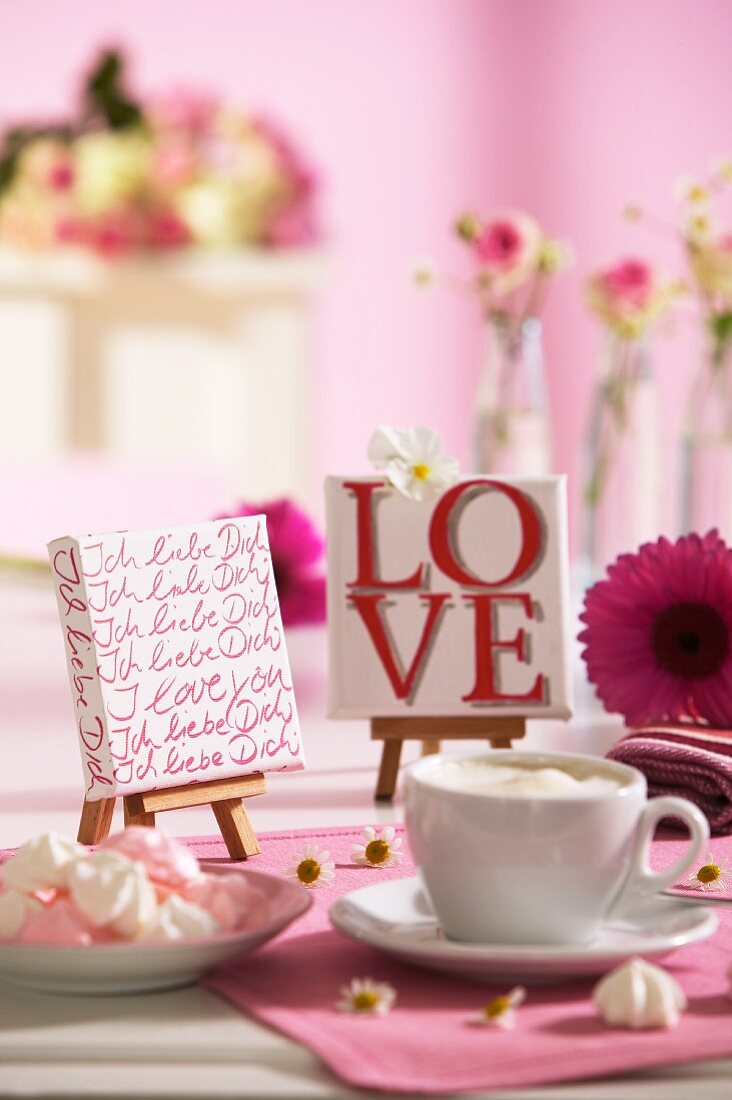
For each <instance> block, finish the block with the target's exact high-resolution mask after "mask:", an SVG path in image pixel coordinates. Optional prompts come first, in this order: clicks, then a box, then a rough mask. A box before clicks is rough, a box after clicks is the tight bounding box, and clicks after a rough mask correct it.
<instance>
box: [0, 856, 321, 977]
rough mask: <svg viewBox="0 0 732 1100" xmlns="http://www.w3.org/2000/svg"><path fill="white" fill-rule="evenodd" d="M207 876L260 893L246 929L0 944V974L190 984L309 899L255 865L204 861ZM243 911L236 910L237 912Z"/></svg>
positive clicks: (283, 922) (271, 932) (273, 930)
mask: <svg viewBox="0 0 732 1100" xmlns="http://www.w3.org/2000/svg"><path fill="white" fill-rule="evenodd" d="M205 870H206V872H207V873H208V874H215V875H246V876H247V882H248V883H250V884H251V885H252V886H254V887H255V889H256V890H257V891H258V892H259V893H260V895H262V896H263V897H264V899H265V902H266V906H265V912H264V915H263V917H262V919H261V921H259V922H257V923H256V924H255V925H254V926H253V927H249V928H246V929H242V930H240V931H238V932H228V933H225V934H221V935H218V936H205V937H203V938H199V939H185V940H164V941H137V940H136V941H132V942H130V943H115V944H92V945H90V946H89V947H75V946H74V947H63V946H61V947H60V946H58V945H54V944H22V943H0V980H2V981H3V982H6V983H8V984H10V985H15V986H22V987H23V988H24V989H33V990H35V991H36V992H41V993H73V994H80V993H82V994H83V993H86V994H93V995H97V994H109V993H149V992H153V991H154V990H163V989H176V988H179V987H181V986H185V985H192V984H193V983H194V982H197V981H198V980H199V978H201V977H203V975H204V974H206V973H207V972H208V971H209V970H211V969H213V967H214V966H217V965H218V964H219V963H221V962H223V961H224V960H225V959H229V958H232V957H234V956H235V955H247V954H249V952H251V951H254V950H255V948H257V947H259V946H260V944H263V943H265V942H266V941H267V940H271V939H272V937H273V936H276V935H277V933H278V932H281V931H282V929H283V928H286V927H287V925H288V924H291V923H292V921H294V920H296V919H297V918H298V917H300V916H302V914H303V913H305V912H306V911H307V910H308V909H309V908H310V905H311V903H312V898H311V897H310V894H309V893H308V891H307V890H305V889H304V888H303V887H302V886H301V885H300V884H299V883H296V882H292V881H290V880H289V879H285V878H280V876H279V875H268V874H265V873H264V872H263V871H250V870H246V871H245V870H242V869H241V868H238V867H231V866H228V865H226V866H222V865H215V864H209V865H206V866H205ZM242 916H243V914H242Z"/></svg>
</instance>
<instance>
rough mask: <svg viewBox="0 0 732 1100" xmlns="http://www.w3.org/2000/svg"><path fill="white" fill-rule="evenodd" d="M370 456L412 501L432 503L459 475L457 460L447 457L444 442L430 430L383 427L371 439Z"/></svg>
mask: <svg viewBox="0 0 732 1100" xmlns="http://www.w3.org/2000/svg"><path fill="white" fill-rule="evenodd" d="M368 457H369V460H370V461H371V462H373V464H374V466H375V467H376V469H377V470H384V471H385V472H386V475H387V477H388V478H389V481H390V482H391V484H392V485H393V486H394V488H395V489H397V490H398V491H399V492H400V493H401V494H402V495H403V496H405V497H409V498H410V499H411V500H417V501H425V500H433V499H434V498H435V497H437V496H439V495H440V494H441V493H442V492H444V490H445V489H449V488H450V486H451V485H454V484H455V482H456V481H457V480H458V477H459V476H460V467H459V464H458V461H457V459H456V458H453V457H452V456H451V455H446V454H445V452H444V450H443V448H442V440H441V439H440V437H439V435H438V434H437V432H435V431H432V429H431V428H389V427H386V426H382V427H381V428H378V429H377V430H376V431H375V432H374V434H373V435H372V437H371V441H370V443H369V448H368Z"/></svg>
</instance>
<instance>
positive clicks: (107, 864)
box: [69, 852, 157, 937]
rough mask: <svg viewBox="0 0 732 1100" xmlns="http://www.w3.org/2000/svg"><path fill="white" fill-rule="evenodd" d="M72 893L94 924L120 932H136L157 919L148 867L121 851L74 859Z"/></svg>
mask: <svg viewBox="0 0 732 1100" xmlns="http://www.w3.org/2000/svg"><path fill="white" fill-rule="evenodd" d="M69 893H70V894H71V898H72V900H73V902H74V904H75V905H76V907H77V908H78V909H79V910H80V911H81V912H82V913H83V914H84V915H85V916H86V917H87V918H88V919H89V921H90V922H91V923H92V924H93V925H94V926H95V927H97V928H111V929H112V930H113V931H114V932H117V933H118V934H119V935H121V936H130V937H131V936H137V935H139V934H140V932H141V931H142V930H144V929H145V928H147V927H148V926H149V925H151V924H152V923H153V922H154V920H155V915H156V912H157V899H156V896H155V887H154V886H153V885H152V883H151V882H150V881H149V879H148V877H147V875H146V874H145V868H144V867H143V866H142V864H141V863H133V862H132V860H129V859H127V857H126V856H123V855H120V854H119V853H118V852H95V853H94V855H91V856H89V858H88V859H84V860H79V861H78V862H77V863H75V864H74V866H73V867H72V868H71V871H70V872H69Z"/></svg>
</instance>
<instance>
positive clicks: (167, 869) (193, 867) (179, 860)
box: [99, 825, 201, 889]
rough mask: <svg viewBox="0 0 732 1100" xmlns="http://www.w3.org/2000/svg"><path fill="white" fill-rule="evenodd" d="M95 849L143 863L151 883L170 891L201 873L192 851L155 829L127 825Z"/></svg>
mask: <svg viewBox="0 0 732 1100" xmlns="http://www.w3.org/2000/svg"><path fill="white" fill-rule="evenodd" d="M99 848H100V849H101V850H104V851H109V850H111V851H114V852H121V853H122V855H124V856H127V858H128V859H133V860H136V861H137V862H138V863H142V864H144V866H145V868H146V869H147V873H148V877H149V878H151V879H152V880H153V882H156V883H160V884H162V885H163V886H170V887H173V888H174V889H175V888H178V887H180V886H183V885H184V884H185V883H187V882H190V881H191V880H192V879H195V878H197V877H198V876H199V875H200V873H201V872H200V869H199V866H198V860H197V859H196V857H195V855H194V854H193V852H191V851H190V850H189V849H188V848H185V847H184V846H183V845H182V844H180V843H179V841H177V840H175V838H174V837H172V836H168V834H167V833H163V832H160V830H159V829H148V828H146V827H145V826H142V825H129V826H128V827H127V828H126V829H125V830H124V832H122V833H115V834H114V836H108V837H107V838H106V840H103V841H102V843H101V844H100V845H99Z"/></svg>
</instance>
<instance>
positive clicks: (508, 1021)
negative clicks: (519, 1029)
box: [469, 985, 526, 1030]
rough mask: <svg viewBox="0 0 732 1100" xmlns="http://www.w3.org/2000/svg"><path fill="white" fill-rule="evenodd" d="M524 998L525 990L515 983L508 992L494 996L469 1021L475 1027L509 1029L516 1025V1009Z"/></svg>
mask: <svg viewBox="0 0 732 1100" xmlns="http://www.w3.org/2000/svg"><path fill="white" fill-rule="evenodd" d="M525 1000H526V990H525V989H524V987H523V986H522V985H515V986H514V987H513V989H511V990H510V991H509V992H508V993H504V994H502V995H501V996H500V997H494V998H493V1000H492V1001H489V1002H488V1004H487V1005H485V1006H484V1007H483V1008H482V1009H481V1010H480V1012H479V1013H478V1014H477V1015H476V1016H471V1017H470V1020H469V1022H470V1023H471V1024H475V1025H476V1027H502V1028H504V1029H505V1030H510V1029H511V1028H512V1027H515V1026H516V1009H517V1008H518V1006H519V1005H520V1004H523V1002H524V1001H525Z"/></svg>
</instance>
